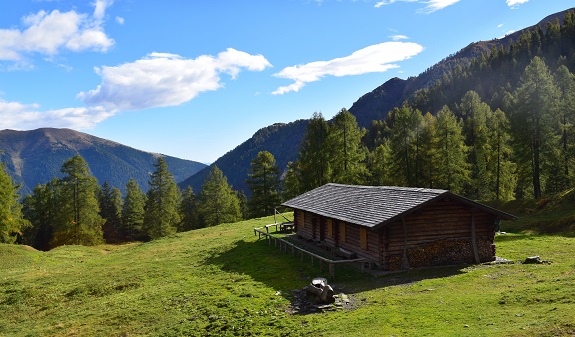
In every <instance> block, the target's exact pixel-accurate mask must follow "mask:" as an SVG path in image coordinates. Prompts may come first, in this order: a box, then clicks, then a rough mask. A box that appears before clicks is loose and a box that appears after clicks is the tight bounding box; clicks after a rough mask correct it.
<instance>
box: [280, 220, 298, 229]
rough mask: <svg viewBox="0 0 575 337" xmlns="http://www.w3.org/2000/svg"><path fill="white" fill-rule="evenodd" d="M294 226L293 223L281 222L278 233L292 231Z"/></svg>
mask: <svg viewBox="0 0 575 337" xmlns="http://www.w3.org/2000/svg"><path fill="white" fill-rule="evenodd" d="M294 228H295V224H294V223H293V222H283V223H280V231H288V230H289V231H293V230H294Z"/></svg>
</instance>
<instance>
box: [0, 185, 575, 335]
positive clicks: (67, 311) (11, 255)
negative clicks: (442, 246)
mask: <svg viewBox="0 0 575 337" xmlns="http://www.w3.org/2000/svg"><path fill="white" fill-rule="evenodd" d="M573 198H575V194H574V193H573V192H570V193H569V194H566V195H564V196H562V197H561V198H556V199H549V200H546V202H545V203H535V202H515V201H514V202H510V203H506V204H504V205H499V206H500V207H503V208H504V209H506V210H507V211H512V212H515V213H518V214H521V217H520V221H518V222H517V223H504V224H503V228H502V229H503V230H506V231H513V233H509V234H507V235H500V236H497V237H496V244H497V255H498V256H501V257H504V258H507V259H512V260H514V261H515V263H513V264H500V265H474V266H468V267H461V266H460V267H443V268H433V269H422V270H410V271H406V272H401V273H393V274H389V275H383V276H378V277H374V276H371V275H364V274H360V273H359V272H358V271H355V270H352V269H347V268H343V267H342V268H340V267H338V268H337V269H336V279H335V280H332V281H330V284H332V285H333V286H334V287H335V290H336V293H341V292H343V293H346V294H348V295H349V297H350V299H351V305H350V306H349V307H348V308H347V309H341V310H338V311H332V312H326V313H318V314H290V313H289V312H288V311H289V309H290V304H291V301H292V300H293V292H292V290H294V289H301V288H302V287H304V286H305V285H306V284H308V283H309V282H310V280H311V278H312V277H316V276H324V277H325V276H327V275H325V274H326V271H325V270H324V273H321V272H320V271H319V268H318V266H317V263H316V265H315V266H312V265H311V263H310V261H309V260H308V258H306V260H305V261H303V262H302V261H300V258H299V256H298V257H296V258H294V257H292V256H291V255H290V254H285V253H283V252H281V251H280V250H278V249H276V248H274V247H273V246H269V245H268V244H267V243H266V241H265V240H258V237H257V236H254V235H253V231H252V229H253V228H254V227H257V226H261V225H264V224H268V223H270V222H273V218H272V217H267V218H260V219H254V220H249V221H243V222H238V223H232V224H223V225H220V226H215V227H208V228H203V229H198V230H193V231H189V232H184V233H178V234H175V235H171V236H168V237H165V238H162V239H158V240H154V241H151V242H148V243H132V244H126V245H99V246H92V247H84V246H62V247H58V248H56V249H53V250H51V251H49V252H40V251H36V250H33V249H31V248H29V247H26V246H19V245H7V244H0V336H47V335H50V336H70V335H74V336H141V335H150V336H226V335H227V336H232V335H233V336H255V335H267V336H307V335H314V336H358V335H367V336H375V335H378V336H381V335H385V336H393V335H396V336H397V335H401V336H406V335H408V336H409V335H411V336H413V335H420V336H423V335H449V336H534V335H538V336H570V335H573V333H575V320H574V319H573V315H572V313H573V311H574V310H575V300H574V299H575V289H574V288H573V286H572V285H573V282H575V273H574V271H573V265H575V239H574V238H573V235H574V234H575V232H574V231H573V230H574V228H573V225H572V223H573V222H572V221H571V222H570V223H571V225H570V226H571V227H568V226H567V227H566V226H565V225H562V226H558V224H561V223H562V221H567V220H565V219H569V218H570V219H573V218H574V217H575V212H574V211H573V209H572V207H571V204H572V199H573ZM558 213H561V214H562V216H561V218H560V219H559V218H558V216H557V214H558ZM290 216H291V215H288V217H290ZM559 227H561V228H563V229H562V230H561V231H559V232H558V230H557V228H559ZM565 228H569V229H568V230H567V231H565ZM537 231H544V232H552V233H553V235H541V234H536V233H537ZM533 255H540V256H541V258H542V259H544V260H549V261H550V262H551V263H550V264H540V265H527V264H521V263H519V261H522V260H523V259H525V258H526V257H527V256H533Z"/></svg>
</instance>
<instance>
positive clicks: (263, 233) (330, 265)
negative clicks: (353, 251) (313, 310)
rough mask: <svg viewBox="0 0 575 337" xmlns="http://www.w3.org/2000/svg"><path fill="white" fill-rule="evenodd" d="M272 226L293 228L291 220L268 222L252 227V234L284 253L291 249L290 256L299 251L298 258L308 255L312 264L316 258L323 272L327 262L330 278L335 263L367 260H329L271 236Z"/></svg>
mask: <svg viewBox="0 0 575 337" xmlns="http://www.w3.org/2000/svg"><path fill="white" fill-rule="evenodd" d="M274 226H275V228H276V232H277V228H278V226H279V227H280V231H282V230H286V229H293V222H284V223H274V224H269V225H265V226H262V227H257V228H254V235H258V239H261V238H262V236H263V237H264V238H265V239H266V240H267V241H268V244H269V245H270V246H271V245H272V241H273V243H274V246H275V247H278V246H279V249H280V250H282V251H285V252H286V253H289V252H290V251H291V254H292V256H296V252H299V254H300V258H301V260H302V261H304V256H305V255H308V256H310V258H311V264H312V266H313V265H314V259H315V260H318V261H319V270H320V272H323V267H324V264H327V265H328V268H329V276H330V277H331V278H332V279H333V278H335V265H336V264H344V263H356V262H368V260H367V259H366V258H358V259H348V260H331V259H328V258H326V257H323V256H320V255H318V254H315V253H312V252H310V251H308V250H306V249H305V248H302V247H299V246H297V245H295V244H294V243H292V242H289V241H287V240H285V239H282V238H278V237H276V236H273V235H272V234H271V233H270V232H269V228H270V227H274ZM264 229H265V230H264Z"/></svg>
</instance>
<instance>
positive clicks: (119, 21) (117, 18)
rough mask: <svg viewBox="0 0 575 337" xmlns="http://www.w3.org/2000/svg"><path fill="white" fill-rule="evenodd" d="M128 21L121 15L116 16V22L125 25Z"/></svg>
mask: <svg viewBox="0 0 575 337" xmlns="http://www.w3.org/2000/svg"><path fill="white" fill-rule="evenodd" d="M125 22H126V20H125V19H124V18H123V17H121V16H116V23H118V24H120V25H123V24H124V23H125Z"/></svg>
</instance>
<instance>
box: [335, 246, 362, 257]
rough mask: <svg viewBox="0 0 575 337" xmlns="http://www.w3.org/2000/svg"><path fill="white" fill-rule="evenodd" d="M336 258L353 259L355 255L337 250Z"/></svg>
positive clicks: (347, 251) (344, 250)
mask: <svg viewBox="0 0 575 337" xmlns="http://www.w3.org/2000/svg"><path fill="white" fill-rule="evenodd" d="M336 254H337V255H338V256H341V257H345V258H346V259H355V258H357V255H356V254H355V253H354V252H350V251H349V250H346V249H343V248H339V249H338V251H337V253H336Z"/></svg>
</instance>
